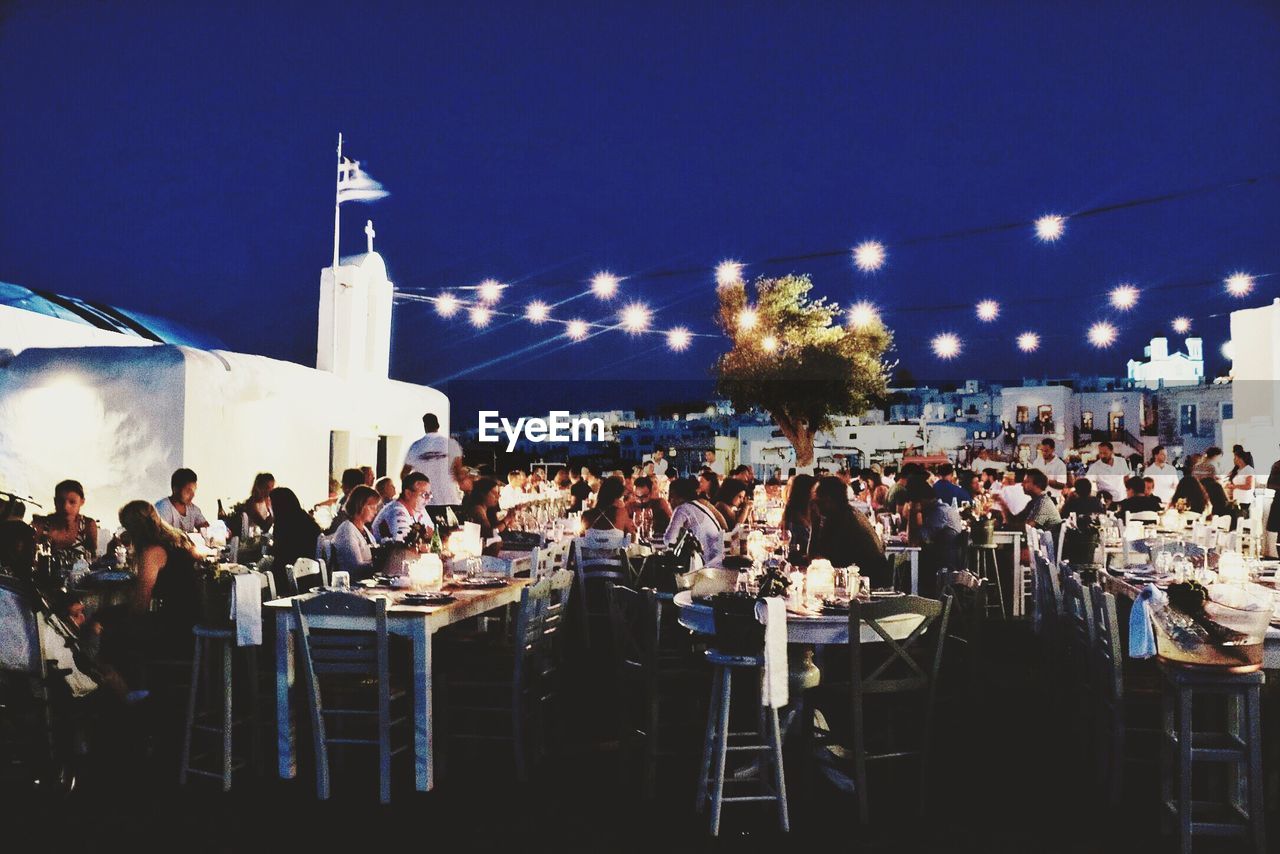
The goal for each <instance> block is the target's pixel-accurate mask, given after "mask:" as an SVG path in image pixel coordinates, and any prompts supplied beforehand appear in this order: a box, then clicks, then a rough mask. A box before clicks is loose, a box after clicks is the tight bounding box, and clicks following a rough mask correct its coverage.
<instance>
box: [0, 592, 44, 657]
mask: <svg viewBox="0 0 1280 854" xmlns="http://www.w3.org/2000/svg"><path fill="white" fill-rule="evenodd" d="M44 668H45V664H44V650H43V648H42V647H41V644H40V615H39V613H38V612H37V609H36V603H35V601H34V600H33V599H32V597H31V595H30V594H29V593H28V591H26V590H24V589H23V588H22V585H21V583H20V582H18V581H17V580H16V579H12V578H8V577H6V576H2V575H0V671H3V672H5V673H22V674H25V675H27V676H31V677H36V678H43V676H44V674H45V669H44Z"/></svg>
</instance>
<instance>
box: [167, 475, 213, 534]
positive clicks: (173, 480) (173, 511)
mask: <svg viewBox="0 0 1280 854" xmlns="http://www.w3.org/2000/svg"><path fill="white" fill-rule="evenodd" d="M169 490H170V491H169V495H168V497H166V498H161V499H160V500H159V501H157V502H156V512H157V513H159V514H160V521H161V522H164V523H165V524H166V525H168V526H169V527H171V528H177V529H178V530H179V531H182V532H183V533H184V534H194V533H196V532H197V531H200V532H203V531H204V529H205V528H208V527H209V520H208V519H206V518H205V517H204V513H202V512H200V508H199V507H197V506H196V505H195V497H196V473H195V472H193V471H192V470H191V469H187V468H182V469H178V470H177V471H175V472H174V473H173V475H172V477H170V478H169Z"/></svg>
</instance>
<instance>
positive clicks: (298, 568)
mask: <svg viewBox="0 0 1280 854" xmlns="http://www.w3.org/2000/svg"><path fill="white" fill-rule="evenodd" d="M284 569H285V573H286V574H287V575H288V577H289V587H290V590H289V595H290V596H298V595H299V594H302V593H307V592H309V591H311V590H314V589H315V588H317V587H328V586H329V574H328V573H327V572H325V565H324V562H323V561H316V560H312V559H311V558H306V557H300V558H298V559H297V560H296V561H294V562H293V563H291V564H289V565H288V566H286V567H285V568H284Z"/></svg>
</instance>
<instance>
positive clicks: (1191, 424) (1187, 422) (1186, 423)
mask: <svg viewBox="0 0 1280 854" xmlns="http://www.w3.org/2000/svg"><path fill="white" fill-rule="evenodd" d="M1197 423H1198V422H1197V419H1196V405H1195V404H1194V403H1184V404H1182V406H1181V407H1180V408H1179V410H1178V433H1179V434H1180V435H1183V436H1194V435H1196V425H1197Z"/></svg>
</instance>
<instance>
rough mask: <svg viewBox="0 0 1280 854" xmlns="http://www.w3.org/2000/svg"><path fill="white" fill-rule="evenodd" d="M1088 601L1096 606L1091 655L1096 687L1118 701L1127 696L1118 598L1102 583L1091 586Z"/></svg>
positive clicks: (1112, 699)
mask: <svg viewBox="0 0 1280 854" xmlns="http://www.w3.org/2000/svg"><path fill="white" fill-rule="evenodd" d="M1089 601H1090V604H1091V605H1092V606H1093V643H1092V644H1091V645H1090V647H1089V655H1090V658H1091V660H1092V662H1093V667H1092V670H1093V680H1094V686H1095V687H1094V690H1100V691H1104V692H1106V694H1107V699H1108V700H1109V701H1110V702H1112V703H1118V702H1120V701H1121V700H1122V699H1123V698H1124V665H1123V661H1122V660H1121V654H1122V653H1121V644H1120V633H1119V627H1118V626H1117V622H1118V621H1117V618H1116V597H1114V596H1112V595H1111V594H1110V593H1108V592H1107V591H1105V590H1103V589H1102V585H1099V584H1094V585H1091V586H1090V587H1089Z"/></svg>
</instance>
